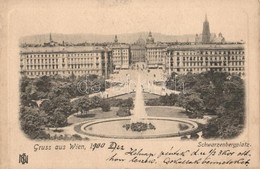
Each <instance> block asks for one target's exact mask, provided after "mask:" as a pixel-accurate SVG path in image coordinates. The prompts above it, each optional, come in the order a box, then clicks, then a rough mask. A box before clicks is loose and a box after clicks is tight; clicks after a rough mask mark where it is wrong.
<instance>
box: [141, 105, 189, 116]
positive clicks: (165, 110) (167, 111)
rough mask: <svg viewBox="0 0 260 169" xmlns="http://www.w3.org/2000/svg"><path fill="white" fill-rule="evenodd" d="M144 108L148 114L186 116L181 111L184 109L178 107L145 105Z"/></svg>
mask: <svg viewBox="0 0 260 169" xmlns="http://www.w3.org/2000/svg"><path fill="white" fill-rule="evenodd" d="M145 109H146V112H147V114H148V116H154V117H176V118H188V116H187V115H185V114H184V113H182V112H183V111H184V110H183V109H182V108H180V107H174V106H173V107H170V106H149V107H146V108H145Z"/></svg>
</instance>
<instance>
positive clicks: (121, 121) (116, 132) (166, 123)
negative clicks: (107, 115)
mask: <svg viewBox="0 0 260 169" xmlns="http://www.w3.org/2000/svg"><path fill="white" fill-rule="evenodd" d="M143 120H145V121H146V122H148V123H152V124H153V125H154V126H155V127H156V129H155V130H146V131H142V132H133V131H131V130H128V131H127V130H126V129H125V128H123V127H122V126H123V125H126V124H129V123H131V118H115V119H105V120H104V119H103V120H95V121H91V122H87V123H84V124H83V125H82V126H81V132H82V134H85V135H88V136H93V137H100V138H118V139H149V138H167V137H179V136H183V135H188V134H191V133H193V132H195V131H196V129H197V128H198V125H197V123H195V122H192V121H189V120H184V119H179V118H166V117H148V118H146V119H143ZM180 126H182V127H180ZM183 126H184V127H183ZM184 128H185V129H184Z"/></svg>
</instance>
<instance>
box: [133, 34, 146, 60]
mask: <svg viewBox="0 0 260 169" xmlns="http://www.w3.org/2000/svg"><path fill="white" fill-rule="evenodd" d="M130 51H131V61H130V62H131V64H135V63H138V62H145V40H143V39H142V38H141V37H140V38H139V39H138V40H137V42H136V43H134V44H132V45H131V47H130Z"/></svg>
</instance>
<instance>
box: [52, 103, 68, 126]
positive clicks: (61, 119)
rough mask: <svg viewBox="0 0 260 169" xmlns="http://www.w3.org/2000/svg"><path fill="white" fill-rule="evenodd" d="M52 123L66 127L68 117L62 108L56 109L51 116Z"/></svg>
mask: <svg viewBox="0 0 260 169" xmlns="http://www.w3.org/2000/svg"><path fill="white" fill-rule="evenodd" d="M50 121H51V125H52V126H53V127H56V130H57V128H58V127H64V126H65V125H66V124H67V117H66V116H65V115H64V113H63V112H62V110H61V109H59V108H57V109H55V111H54V113H53V115H52V116H51V117H50Z"/></svg>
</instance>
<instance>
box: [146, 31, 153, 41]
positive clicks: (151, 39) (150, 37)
mask: <svg viewBox="0 0 260 169" xmlns="http://www.w3.org/2000/svg"><path fill="white" fill-rule="evenodd" d="M153 43H154V38H153V36H152V32H151V31H150V32H149V34H148V37H147V39H146V44H153Z"/></svg>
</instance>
